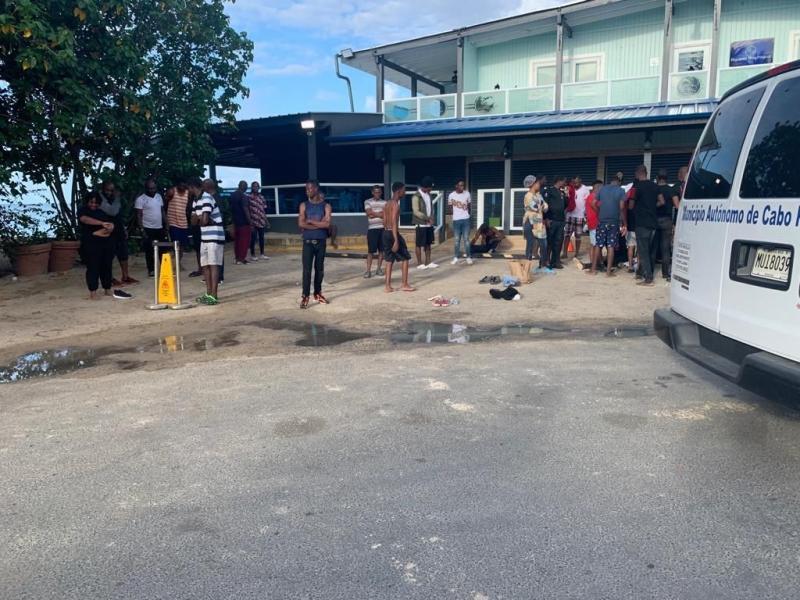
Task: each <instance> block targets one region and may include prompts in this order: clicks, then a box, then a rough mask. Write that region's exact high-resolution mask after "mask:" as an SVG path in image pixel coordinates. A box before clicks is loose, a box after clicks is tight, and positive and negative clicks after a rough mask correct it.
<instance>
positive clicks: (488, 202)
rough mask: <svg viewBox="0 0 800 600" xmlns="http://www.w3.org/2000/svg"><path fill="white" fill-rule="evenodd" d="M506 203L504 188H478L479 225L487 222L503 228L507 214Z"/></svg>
mask: <svg viewBox="0 0 800 600" xmlns="http://www.w3.org/2000/svg"><path fill="white" fill-rule="evenodd" d="M504 204H505V203H504V202H503V190H478V221H477V226H478V227H480V226H481V225H483V224H484V223H486V224H487V225H489V226H490V227H495V228H497V229H502V228H503V226H504V223H505V216H506V215H505V206H504Z"/></svg>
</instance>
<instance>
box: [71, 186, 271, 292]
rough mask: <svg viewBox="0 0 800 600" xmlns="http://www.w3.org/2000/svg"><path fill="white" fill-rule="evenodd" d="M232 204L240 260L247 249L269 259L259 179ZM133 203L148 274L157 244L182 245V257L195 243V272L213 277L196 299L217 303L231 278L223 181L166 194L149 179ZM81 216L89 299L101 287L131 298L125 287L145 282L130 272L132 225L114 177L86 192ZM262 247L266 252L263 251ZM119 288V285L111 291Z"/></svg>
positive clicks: (236, 194)
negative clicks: (117, 271) (220, 193)
mask: <svg viewBox="0 0 800 600" xmlns="http://www.w3.org/2000/svg"><path fill="white" fill-rule="evenodd" d="M230 204H231V212H232V215H233V224H234V234H235V240H236V263H237V264H247V262H248V260H247V257H246V253H247V249H248V246H249V250H250V260H258V259H259V257H260V258H261V259H267V258H268V257H267V256H266V255H265V254H264V231H265V229H266V228H267V227H269V221H268V219H267V216H266V214H267V206H266V200H265V199H264V197H263V196H262V195H261V193H260V184H259V183H258V182H253V184H252V185H251V186H250V188H249V190H248V186H247V183H246V182H244V181H243V182H240V184H239V187H238V189H237V191H236V192H234V194H233V195H232V197H231V203H230ZM133 206H134V211H135V215H136V219H135V222H136V225H137V226H138V229H139V230H140V232H141V240H142V249H143V250H144V255H145V262H146V266H147V274H148V276H149V277H153V276H154V275H155V268H156V265H155V253H154V252H153V251H152V248H153V244H154V243H157V242H165V241H171V242H177V243H178V244H179V247H180V249H181V254H183V252H184V251H185V250H187V249H189V248H193V249H194V253H195V259H196V261H197V269H196V270H194V271H192V272H191V273H190V274H189V277H201V276H202V277H203V279H204V281H205V282H206V293H205V294H203V295H202V296H200V297H199V298H198V299H197V301H198V302H199V303H201V304H212V305H213V304H217V303H218V293H217V292H218V285H219V284H220V283H222V281H224V260H223V249H224V243H225V237H226V236H225V228H224V221H223V215H222V209H221V207H220V205H219V203H218V200H217V186H216V183H215V182H214V181H213V180H210V179H206V180H204V181H202V180H200V179H195V180H190V181H181V182H178V183H177V184H175V185H174V186H171V187H169V188H168V189H167V190H166V191H165V192H164V194H163V196H162V194H161V193H160V192H159V189H158V186H157V184H156V181H155V180H153V179H148V180H147V181H146V182H145V183H144V190H143V192H142V193H141V194H140V195H139V196H138V197H137V198H136V200H135V202H134V205H133ZM78 220H79V222H80V225H81V259H82V260H83V263H84V264H85V265H86V286H87V288H88V289H89V298H90V299H97V297H98V290H99V288H100V287H101V286H102V288H103V290H104V293H105V295H107V296H113V297H114V298H116V299H120V300H127V299H129V298H131V297H132V296H131V294H129V293H128V292H126V291H125V290H123V289H119V288H122V287H123V286H126V285H131V284H136V283H139V282H138V281H137V280H136V279H134V278H133V277H131V276H130V272H129V267H128V245H129V236H128V229H129V228H128V222H127V220H126V213H125V211H124V208H123V201H122V196H121V194H120V193H118V191H117V190H116V188H115V186H114V183H113V182H111V181H105V182H103V183H102V184H101V185H100V186H99V188H98V189H97V190H95V191H93V192H90V193H89V194H88V195H87V197H86V200H85V203H84V206H83V207H82V208H81V210H80V211H79V213H78ZM257 244H258V247H259V250H260V255H257V254H256V245H257ZM242 248H244V250H243V251H242ZM115 257H116V258H117V260H118V261H119V265H120V268H121V270H122V276H121V278H120V279H116V278H114V277H113V275H112V270H113V262H114V258H115ZM112 288H117V289H113V292H112Z"/></svg>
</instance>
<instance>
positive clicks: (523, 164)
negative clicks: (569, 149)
mask: <svg viewBox="0 0 800 600" xmlns="http://www.w3.org/2000/svg"><path fill="white" fill-rule="evenodd" d="M527 175H535V176H536V177H539V176H541V175H547V179H548V181H550V183H553V179H554V178H555V177H557V176H559V175H563V176H564V177H566V178H567V179H572V178H573V177H575V176H576V175H580V177H581V179H583V181H584V183H586V182H589V183H591V182H592V181H594V180H595V178H596V177H597V157H596V156H587V157H583V158H548V159H541V160H539V159H533V160H515V161H513V162H512V163H511V187H512V188H521V187H522V182H523V180H524V179H525V177H526V176H527Z"/></svg>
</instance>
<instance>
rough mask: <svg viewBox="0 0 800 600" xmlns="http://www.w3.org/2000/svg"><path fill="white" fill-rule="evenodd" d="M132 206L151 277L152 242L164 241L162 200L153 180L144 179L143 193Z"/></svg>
mask: <svg viewBox="0 0 800 600" xmlns="http://www.w3.org/2000/svg"><path fill="white" fill-rule="evenodd" d="M133 207H134V208H135V209H136V219H137V221H138V223H139V227H140V228H141V230H142V233H143V238H142V244H143V247H144V258H145V261H146V262H147V275H148V277H152V276H153V274H154V271H155V263H154V262H153V258H154V257H153V242H163V241H164V200H163V199H162V198H161V194H159V193H158V187H157V186H156V182H155V181H154V180H152V179H148V180H147V181H145V183H144V194H142V195H141V196H139V197H138V198H136V203H135V204H134V205H133Z"/></svg>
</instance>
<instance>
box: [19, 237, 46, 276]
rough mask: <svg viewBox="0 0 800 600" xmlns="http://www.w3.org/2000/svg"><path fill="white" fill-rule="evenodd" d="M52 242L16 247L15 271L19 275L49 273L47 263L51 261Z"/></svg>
mask: <svg viewBox="0 0 800 600" xmlns="http://www.w3.org/2000/svg"><path fill="white" fill-rule="evenodd" d="M51 246H52V244H51V243H50V242H47V243H46V244H34V245H33V246H18V247H17V248H15V249H14V272H15V273H16V274H17V275H18V276H19V277H28V276H30V275H43V274H44V273H47V264H48V263H49V262H50V247H51Z"/></svg>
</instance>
